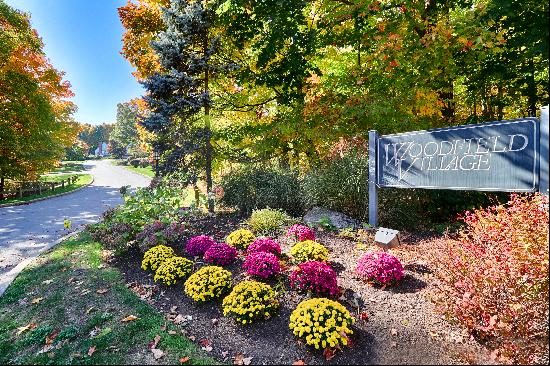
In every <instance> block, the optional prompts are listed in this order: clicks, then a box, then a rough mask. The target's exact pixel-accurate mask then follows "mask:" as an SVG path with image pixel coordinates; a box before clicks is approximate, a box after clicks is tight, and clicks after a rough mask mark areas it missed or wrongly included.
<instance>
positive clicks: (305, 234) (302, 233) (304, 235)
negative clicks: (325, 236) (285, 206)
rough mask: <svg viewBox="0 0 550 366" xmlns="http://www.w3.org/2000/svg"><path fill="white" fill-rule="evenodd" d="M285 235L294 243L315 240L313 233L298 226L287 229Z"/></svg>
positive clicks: (302, 226)
mask: <svg viewBox="0 0 550 366" xmlns="http://www.w3.org/2000/svg"><path fill="white" fill-rule="evenodd" d="M286 235H287V236H289V237H291V238H293V239H294V240H296V241H305V240H315V232H314V231H313V230H312V229H311V228H310V227H308V226H305V225H300V224H295V225H292V226H291V227H289V228H288V230H287V231H286Z"/></svg>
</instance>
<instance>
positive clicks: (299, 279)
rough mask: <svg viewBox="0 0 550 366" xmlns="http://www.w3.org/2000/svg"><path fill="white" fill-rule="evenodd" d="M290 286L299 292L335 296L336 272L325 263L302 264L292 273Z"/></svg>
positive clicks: (336, 289) (336, 285)
mask: <svg viewBox="0 0 550 366" xmlns="http://www.w3.org/2000/svg"><path fill="white" fill-rule="evenodd" d="M290 286H292V288H298V289H299V290H301V291H312V292H315V293H317V294H328V295H330V296H335V295H336V294H337V293H338V283H337V280H336V272H334V270H333V269H332V268H331V267H330V266H329V265H328V264H326V263H325V262H318V261H309V262H304V263H302V264H300V265H299V266H298V268H297V269H295V270H294V271H292V274H291V275H290Z"/></svg>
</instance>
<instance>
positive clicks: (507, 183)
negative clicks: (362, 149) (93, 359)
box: [377, 118, 539, 192]
mask: <svg viewBox="0 0 550 366" xmlns="http://www.w3.org/2000/svg"><path fill="white" fill-rule="evenodd" d="M538 127H539V122H538V120H537V119H536V118H527V119H521V120H515V121H501V122H490V123H483V124H477V125H467V126H459V127H451V128H443V129H436V130H429V131H417V132H411V133H402V134H396V135H386V136H381V137H380V138H379V139H378V146H377V160H378V167H379V169H378V176H377V178H378V179H377V183H378V186H379V187H398V188H432V189H433V188H438V189H461V190H484V191H513V192H534V191H535V190H536V188H537V183H538V182H537V179H538V174H537V163H538V159H537V155H538V149H537V145H538V132H539V130H538Z"/></svg>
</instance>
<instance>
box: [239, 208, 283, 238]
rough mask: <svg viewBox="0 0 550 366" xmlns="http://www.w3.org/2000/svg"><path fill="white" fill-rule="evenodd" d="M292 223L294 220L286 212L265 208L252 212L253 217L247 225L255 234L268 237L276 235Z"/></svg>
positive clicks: (251, 216)
mask: <svg viewBox="0 0 550 366" xmlns="http://www.w3.org/2000/svg"><path fill="white" fill-rule="evenodd" d="M291 221H292V218H291V217H290V216H288V215H287V214H286V213H285V212H284V211H281V210H275V209H271V208H264V209H261V210H254V211H252V215H250V218H249V219H248V220H247V221H246V223H247V224H248V226H250V228H251V229H252V231H253V232H254V233H256V234H258V235H261V234H264V235H268V234H276V233H277V232H278V231H280V230H281V229H282V228H283V227H284V226H286V225H288V224H289V223H290V222H291Z"/></svg>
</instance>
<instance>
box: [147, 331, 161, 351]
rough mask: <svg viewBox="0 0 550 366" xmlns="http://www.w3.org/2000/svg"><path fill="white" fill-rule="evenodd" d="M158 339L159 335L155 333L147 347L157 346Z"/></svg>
mask: <svg viewBox="0 0 550 366" xmlns="http://www.w3.org/2000/svg"><path fill="white" fill-rule="evenodd" d="M159 341H160V336H159V335H158V334H157V335H156V336H155V338H153V340H152V341H151V342H149V348H157V344H158V343H159Z"/></svg>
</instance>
